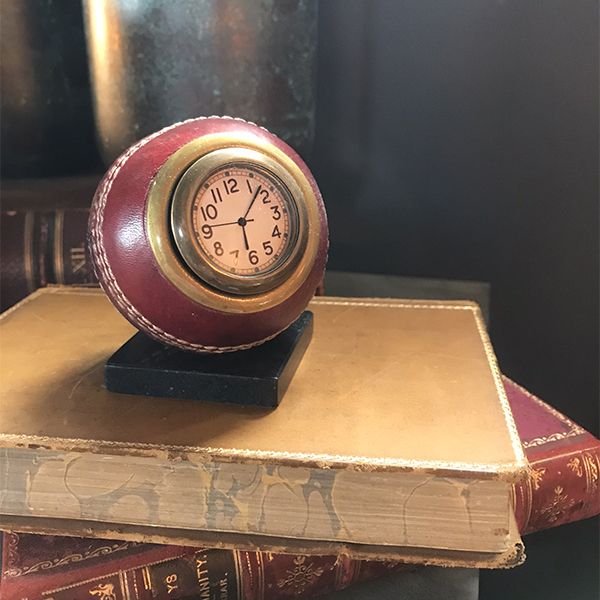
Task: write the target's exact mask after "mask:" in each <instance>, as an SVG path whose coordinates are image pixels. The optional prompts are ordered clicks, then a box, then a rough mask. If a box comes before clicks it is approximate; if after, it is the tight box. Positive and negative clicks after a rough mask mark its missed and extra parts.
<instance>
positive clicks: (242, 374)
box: [104, 311, 313, 407]
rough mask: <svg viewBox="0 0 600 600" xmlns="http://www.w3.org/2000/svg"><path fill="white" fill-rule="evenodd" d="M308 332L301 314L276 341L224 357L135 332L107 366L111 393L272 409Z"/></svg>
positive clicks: (309, 321)
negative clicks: (166, 344) (175, 345)
mask: <svg viewBox="0 0 600 600" xmlns="http://www.w3.org/2000/svg"><path fill="white" fill-rule="evenodd" d="M312 331H313V315H312V313H311V312H309V311H305V312H304V313H303V314H302V315H300V317H299V318H298V319H297V320H296V321H295V322H294V323H292V325H290V327H288V329H286V330H285V331H284V332H282V333H280V334H279V335H278V336H277V337H276V338H275V339H273V340H271V341H269V342H266V343H264V344H262V345H261V346H258V347H256V348H252V349H250V350H241V351H239V352H230V353H225V354H194V353H192V352H184V351H182V350H178V349H177V348H173V347H170V346H164V345H163V344H161V343H159V342H156V341H154V340H152V339H151V338H149V337H147V336H146V335H144V334H143V333H137V334H136V335H134V336H133V337H132V338H131V339H130V340H129V341H128V342H126V343H125V344H124V345H123V346H121V348H119V350H117V351H116V352H115V353H114V354H113V355H112V356H111V357H110V358H109V359H108V361H107V363H106V367H105V370H104V379H105V383H106V387H107V388H108V389H109V390H110V391H111V392H120V393H123V394H137V395H144V396H164V397H169V398H186V399H191V400H208V401H211V402H229V403H235V404H247V405H249V404H252V405H259V406H271V407H275V406H277V405H278V404H279V403H280V402H281V399H282V397H283V395H284V393H285V391H286V389H287V387H288V385H289V383H290V381H291V379H292V377H293V375H294V373H295V371H296V368H297V367H298V365H299V363H300V360H301V359H302V356H303V355H304V352H305V350H306V348H307V347H308V344H309V342H310V339H311V337H312Z"/></svg>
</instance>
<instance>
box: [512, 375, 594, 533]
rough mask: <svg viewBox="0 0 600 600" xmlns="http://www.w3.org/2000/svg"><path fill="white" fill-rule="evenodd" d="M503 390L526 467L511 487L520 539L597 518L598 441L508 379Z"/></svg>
mask: <svg viewBox="0 0 600 600" xmlns="http://www.w3.org/2000/svg"><path fill="white" fill-rule="evenodd" d="M504 387H505V388H506V393H507V396H508V400H509V402H510V405H511V408H512V412H513V415H514V418H515V423H516V425H517V429H518V430H519V436H520V438H521V442H522V444H523V447H524V449H525V453H526V455H527V459H528V460H529V464H530V467H531V469H530V473H531V476H530V477H529V478H528V479H527V480H526V481H524V482H522V483H519V484H515V488H514V504H515V516H516V518H517V524H518V526H519V531H520V532H521V534H525V533H531V532H533V531H540V530H542V529H548V528H550V527H556V526H558V525H563V524H565V523H572V522H574V521H580V520H581V519H587V518H589V517H592V516H595V515H597V514H599V513H600V441H599V440H597V439H596V438H595V437H594V436H593V435H592V434H591V433H589V432H587V431H586V430H585V429H583V428H582V427H580V426H579V425H577V424H576V423H573V421H571V420H570V419H569V418H567V417H565V416H564V415H563V414H561V413H559V412H558V411H556V410H554V409H553V408H551V407H550V406H548V405H547V404H545V403H544V402H542V401H541V400H540V399H539V398H537V397H536V396H534V395H533V394H530V393H529V392H528V391H527V390H525V389H524V388H522V387H521V386H519V385H517V384H516V383H514V382H512V381H510V380H509V379H505V380H504Z"/></svg>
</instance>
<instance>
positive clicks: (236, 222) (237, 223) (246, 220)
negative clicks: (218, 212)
mask: <svg viewBox="0 0 600 600" xmlns="http://www.w3.org/2000/svg"><path fill="white" fill-rule="evenodd" d="M244 221H245V222H246V223H250V221H254V219H244ZM239 224H240V220H239V219H238V220H237V221H231V222H229V223H217V224H216V225H209V224H208V223H205V225H208V226H209V227H223V225H239Z"/></svg>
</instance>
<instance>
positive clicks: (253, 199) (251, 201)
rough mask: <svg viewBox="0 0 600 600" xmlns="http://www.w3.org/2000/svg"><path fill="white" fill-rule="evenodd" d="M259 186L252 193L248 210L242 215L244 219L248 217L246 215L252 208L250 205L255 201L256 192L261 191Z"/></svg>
mask: <svg viewBox="0 0 600 600" xmlns="http://www.w3.org/2000/svg"><path fill="white" fill-rule="evenodd" d="M261 187H262V186H261V185H259V186H258V187H257V188H256V191H255V192H254V196H252V200H250V204H249V205H248V208H247V209H246V212H245V213H244V217H243V218H244V219H245V218H246V217H247V216H248V213H249V212H250V209H251V208H252V205H253V204H254V201H255V200H256V197H257V196H258V192H260V189H261Z"/></svg>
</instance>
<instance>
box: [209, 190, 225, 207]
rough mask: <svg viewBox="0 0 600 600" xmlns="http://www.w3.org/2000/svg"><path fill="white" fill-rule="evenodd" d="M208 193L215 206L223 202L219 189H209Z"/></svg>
mask: <svg viewBox="0 0 600 600" xmlns="http://www.w3.org/2000/svg"><path fill="white" fill-rule="evenodd" d="M210 193H211V196H212V199H213V202H214V203H215V204H216V203H217V202H223V198H222V197H221V190H220V189H219V188H210Z"/></svg>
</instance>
